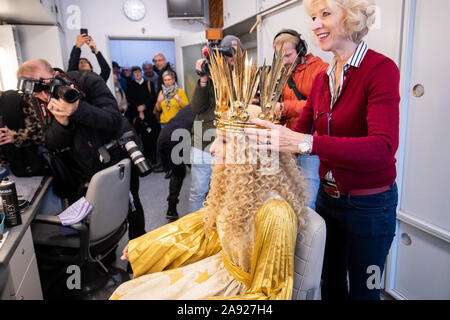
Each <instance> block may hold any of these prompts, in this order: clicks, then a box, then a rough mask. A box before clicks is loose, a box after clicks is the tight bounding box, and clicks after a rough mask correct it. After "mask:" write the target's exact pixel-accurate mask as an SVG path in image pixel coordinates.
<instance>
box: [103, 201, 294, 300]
mask: <svg viewBox="0 0 450 320" xmlns="http://www.w3.org/2000/svg"><path fill="white" fill-rule="evenodd" d="M296 237H297V217H296V215H295V212H294V211H293V209H292V208H291V206H290V205H289V204H288V203H287V202H286V201H284V200H270V201H268V202H266V203H265V204H264V205H263V206H262V208H260V210H259V211H258V212H257V214H256V216H255V241H254V248H253V256H252V267H251V271H250V273H247V272H245V271H243V270H242V269H240V268H239V267H237V265H236V264H235V262H233V261H232V260H231V259H230V257H228V256H227V255H226V253H225V252H224V251H223V250H222V246H221V241H226V239H219V236H218V234H217V232H211V233H209V234H206V233H205V231H204V229H203V222H202V211H201V210H200V211H198V212H195V213H192V214H189V215H187V216H185V217H183V218H182V219H179V220H177V221H175V222H173V223H171V224H168V225H165V226H163V227H161V228H158V229H156V230H154V231H152V232H149V233H147V234H145V235H143V236H142V237H140V238H138V239H135V240H132V241H130V243H129V253H128V255H129V259H130V263H131V266H132V268H133V271H134V279H133V280H130V281H128V282H126V283H124V284H122V285H121V286H119V288H117V290H116V291H115V292H114V294H113V295H112V297H111V299H240V300H241V299H291V297H292V286H293V271H294V250H295V241H296ZM242 245H247V244H245V243H243V244H242Z"/></svg>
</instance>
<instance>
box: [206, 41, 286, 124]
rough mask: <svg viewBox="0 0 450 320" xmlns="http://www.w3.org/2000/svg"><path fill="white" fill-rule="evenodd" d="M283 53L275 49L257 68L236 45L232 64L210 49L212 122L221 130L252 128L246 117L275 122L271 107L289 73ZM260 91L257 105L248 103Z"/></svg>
mask: <svg viewBox="0 0 450 320" xmlns="http://www.w3.org/2000/svg"><path fill="white" fill-rule="evenodd" d="M283 58H284V56H283V55H282V54H281V49H280V51H279V52H275V53H274V56H273V60H272V65H271V66H267V65H266V62H265V61H264V65H263V66H262V67H258V66H257V65H256V62H253V59H249V58H248V53H247V51H246V50H241V49H240V48H239V47H238V48H237V50H236V51H235V52H233V56H232V61H233V62H232V65H231V64H229V63H228V62H227V61H226V59H225V57H224V56H223V55H221V54H220V53H219V52H218V51H213V50H212V51H211V52H210V72H211V78H212V81H213V83H214V91H215V95H216V109H215V116H216V120H215V124H216V126H217V128H219V129H222V130H232V131H242V130H244V128H245V127H254V126H255V125H254V124H252V123H250V122H249V120H250V119H251V118H253V117H258V118H259V119H262V120H267V121H271V122H274V123H278V122H279V119H277V118H276V116H275V107H276V104H277V102H278V100H279V99H280V96H281V93H282V92H283V89H284V87H285V86H286V83H287V81H288V79H289V76H290V75H291V73H292V70H293V68H294V64H292V65H290V66H289V67H285V66H284V64H283ZM258 89H259V92H260V98H259V102H260V108H256V109H257V110H258V111H257V114H255V108H254V106H253V105H252V102H253V99H254V98H255V95H256V92H257V91H258Z"/></svg>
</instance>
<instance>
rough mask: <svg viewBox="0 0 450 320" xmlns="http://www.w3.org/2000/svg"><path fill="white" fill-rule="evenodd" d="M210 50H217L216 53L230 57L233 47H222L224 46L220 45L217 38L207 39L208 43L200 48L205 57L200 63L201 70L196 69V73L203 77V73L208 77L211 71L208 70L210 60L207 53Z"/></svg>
mask: <svg viewBox="0 0 450 320" xmlns="http://www.w3.org/2000/svg"><path fill="white" fill-rule="evenodd" d="M211 51H214V52H217V53H219V54H221V55H224V56H227V57H232V56H233V52H234V49H233V48H224V47H222V46H220V41H218V40H212V41H209V42H208V45H207V46H205V47H204V48H203V49H202V54H203V56H204V57H205V58H206V61H205V62H204V63H203V64H202V71H201V72H199V71H197V74H198V75H199V76H200V77H203V76H205V75H206V76H208V77H209V76H211V72H210V71H209V64H210V62H211V58H210V56H209V53H210V52H211Z"/></svg>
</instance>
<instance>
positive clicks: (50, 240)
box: [31, 159, 131, 294]
mask: <svg viewBox="0 0 450 320" xmlns="http://www.w3.org/2000/svg"><path fill="white" fill-rule="evenodd" d="M130 175H131V163H130V160H129V159H124V160H122V161H121V162H119V163H117V164H116V165H113V166H111V167H109V168H106V169H104V170H102V171H100V172H98V173H96V174H95V175H94V176H93V177H92V179H91V181H90V182H89V187H88V190H87V193H86V196H85V198H86V200H87V201H88V202H89V203H90V204H91V205H92V211H91V212H90V214H89V215H88V216H87V217H86V218H85V219H83V220H82V221H81V222H78V223H76V224H74V225H70V226H62V225H61V220H60V219H59V218H58V217H57V216H48V215H42V214H38V215H36V217H35V219H34V221H33V223H32V225H31V229H32V233H33V241H34V244H35V246H36V252H37V257H38V263H39V265H40V268H41V269H40V271H43V270H44V268H48V270H49V272H48V273H49V274H51V275H52V278H55V279H56V277H55V274H54V273H53V270H54V268H53V267H51V265H53V264H55V267H56V268H57V269H56V270H62V271H63V275H64V274H65V273H64V272H65V269H64V267H65V266H67V265H78V266H80V267H82V268H83V269H82V285H83V288H82V292H81V294H88V293H90V292H93V291H96V290H98V289H99V288H101V287H103V286H104V285H105V284H106V283H107V281H108V277H109V276H111V275H112V271H111V270H114V272H121V276H122V278H123V279H124V280H128V279H129V276H128V274H127V273H126V272H125V271H123V270H120V269H118V268H114V267H113V266H110V265H108V266H105V263H104V262H103V261H104V259H105V258H106V257H107V256H108V255H110V254H111V253H113V252H114V251H115V249H116V247H117V245H118V243H119V241H120V239H121V238H122V237H123V235H124V234H125V232H126V230H127V214H128V203H129V190H130ZM61 264H62V265H63V268H62V269H61V268H60V267H59V265H61ZM96 265H99V266H101V268H102V269H103V271H104V272H103V273H102V274H100V273H98V272H96ZM122 271H123V272H122ZM127 278H128V279H127ZM55 281H56V280H55ZM43 285H44V287H45V285H46V283H43ZM63 285H64V283H63ZM48 287H49V288H51V287H53V282H52V281H48ZM49 290H50V289H49ZM44 291H45V290H44Z"/></svg>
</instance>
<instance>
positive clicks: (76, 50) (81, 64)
mask: <svg viewBox="0 0 450 320" xmlns="http://www.w3.org/2000/svg"><path fill="white" fill-rule="evenodd" d="M84 44H87V45H88V46H89V47H90V48H91V51H92V53H94V54H95V56H96V57H97V61H98V64H99V65H100V70H101V71H100V77H102V79H103V80H105V82H106V81H108V79H109V75H110V73H111V67H110V66H109V65H108V63H107V62H106V60H105V58H104V57H103V55H102V53H101V52H100V51H98V50H97V45H96V43H95V41H94V40H93V39H92V38H91V37H90V36H88V35H86V34H81V35H78V36H77V43H76V44H75V45H74V47H73V49H72V52H71V53H70V59H69V68H68V69H67V72H69V71H76V70H78V71H90V72H93V71H94V68H93V67H92V64H91V62H90V61H89V60H88V59H86V58H80V56H81V47H82V46H83V45H84Z"/></svg>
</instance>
